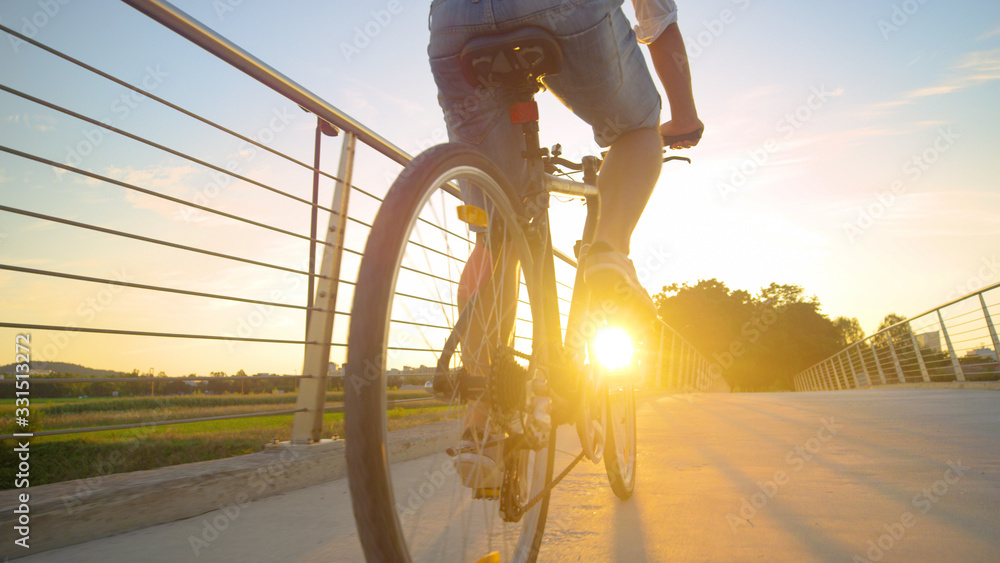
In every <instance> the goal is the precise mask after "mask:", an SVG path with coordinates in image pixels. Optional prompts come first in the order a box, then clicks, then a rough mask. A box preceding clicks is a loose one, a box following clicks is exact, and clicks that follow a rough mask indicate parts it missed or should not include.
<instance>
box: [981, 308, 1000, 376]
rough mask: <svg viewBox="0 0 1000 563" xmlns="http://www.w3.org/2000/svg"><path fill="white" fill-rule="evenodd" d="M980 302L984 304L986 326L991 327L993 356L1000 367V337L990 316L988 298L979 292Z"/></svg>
mask: <svg viewBox="0 0 1000 563" xmlns="http://www.w3.org/2000/svg"><path fill="white" fill-rule="evenodd" d="M979 304H980V305H982V306H983V316H984V317H986V327H987V328H989V329H990V339H992V340H993V357H994V358H995V359H996V360H997V367H1000V338H997V329H996V327H994V326H993V318H992V317H990V309H989V307H987V306H986V299H984V298H983V294H982V293H981V292H980V294H979Z"/></svg>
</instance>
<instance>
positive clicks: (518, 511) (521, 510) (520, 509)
mask: <svg viewBox="0 0 1000 563" xmlns="http://www.w3.org/2000/svg"><path fill="white" fill-rule="evenodd" d="M553 439H554V438H553ZM539 453H541V452H539ZM586 455H587V452H580V455H578V456H576V459H574V460H573V461H572V462H571V463H570V464H569V465H567V466H566V469H563V470H562V473H560V474H559V475H557V476H556V478H555V479H553V480H552V482H551V483H549V484H548V485H546V486H545V488H544V489H542V492H540V493H538V494H537V495H535V497H534V498H532V499H531V500H529V501H528V502H526V503H524V505H523V506H515V507H514V513H513V514H512V516H513V517H514V519H513V520H510V522H517V521H519V520H520V519H521V518H522V517H524V515H525V513H527V512H528V511H529V510H531V509H532V508H534V506H535V505H536V504H538V503H539V502H540V501H541V500H542V499H543V498H545V497H546V496H547V495H548V494H549V493H551V492H552V489H554V488H555V487H556V485H558V484H559V483H561V482H562V480H563V479H565V478H566V476H567V475H569V472H570V471H572V470H573V468H574V467H576V464H578V463H580V460H582V459H583V458H584V457H586ZM501 507H502V505H501Z"/></svg>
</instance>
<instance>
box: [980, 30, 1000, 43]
mask: <svg viewBox="0 0 1000 563" xmlns="http://www.w3.org/2000/svg"><path fill="white" fill-rule="evenodd" d="M997 35H1000V27H997V28H996V29H994V30H992V31H987V32H986V33H984V34H982V35H980V36H979V37H977V38H976V41H985V40H986V39H989V38H990V37H994V36H997Z"/></svg>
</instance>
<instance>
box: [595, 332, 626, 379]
mask: <svg viewBox="0 0 1000 563" xmlns="http://www.w3.org/2000/svg"><path fill="white" fill-rule="evenodd" d="M634 353H635V345H634V344H633V343H632V337H631V336H629V334H628V333H627V332H625V331H624V330H623V329H621V328H618V327H605V328H602V329H600V330H599V331H597V334H596V335H594V355H595V356H596V358H597V361H598V362H600V364H601V365H602V366H604V367H605V368H607V370H608V371H615V370H620V369H622V368H625V367H628V366H630V365H631V364H632V356H633V354H634Z"/></svg>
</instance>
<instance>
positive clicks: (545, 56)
mask: <svg viewBox="0 0 1000 563" xmlns="http://www.w3.org/2000/svg"><path fill="white" fill-rule="evenodd" d="M459 61H460V64H461V65H462V75H463V76H464V77H465V80H466V81H468V83H469V84H471V85H472V86H480V85H485V86H489V85H490V84H496V83H497V82H499V83H501V84H505V85H508V86H512V87H518V86H532V87H534V86H535V85H536V84H537V82H538V79H540V78H541V77H543V76H545V75H547V74H556V73H558V72H559V70H560V69H561V68H562V49H560V48H559V43H558V42H556V39H555V37H553V36H552V34H551V33H549V32H548V31H546V30H544V29H542V28H540V27H520V28H517V29H514V30H511V31H506V32H503V33H496V34H492V35H483V36H481V37H476V38H474V39H470V40H469V41H468V42H467V43H466V44H465V46H464V47H462V53H461V54H460V55H459Z"/></svg>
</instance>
